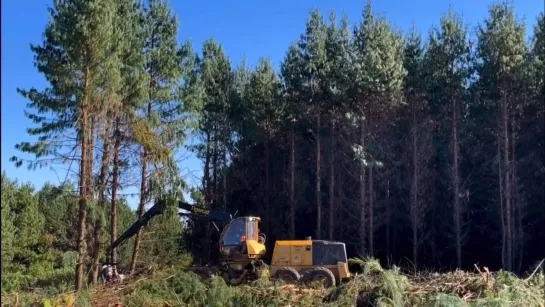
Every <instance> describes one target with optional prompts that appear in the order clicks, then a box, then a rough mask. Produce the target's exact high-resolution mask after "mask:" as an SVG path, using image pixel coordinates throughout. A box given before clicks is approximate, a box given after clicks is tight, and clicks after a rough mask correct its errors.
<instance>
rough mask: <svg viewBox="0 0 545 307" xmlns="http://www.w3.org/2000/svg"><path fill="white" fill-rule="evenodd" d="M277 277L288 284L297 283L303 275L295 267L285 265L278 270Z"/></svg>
mask: <svg viewBox="0 0 545 307" xmlns="http://www.w3.org/2000/svg"><path fill="white" fill-rule="evenodd" d="M275 275H276V278H277V279H279V280H282V281H283V282H285V283H287V284H292V285H295V284H297V283H298V282H299V280H300V279H301V275H300V274H299V272H297V271H296V270H295V269H294V268H290V267H284V268H281V269H280V270H278V271H276V274H275Z"/></svg>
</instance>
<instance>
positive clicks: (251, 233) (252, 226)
mask: <svg viewBox="0 0 545 307" xmlns="http://www.w3.org/2000/svg"><path fill="white" fill-rule="evenodd" d="M247 232H248V240H257V239H258V235H259V234H258V232H259V229H258V228H257V221H249V222H248V231H247Z"/></svg>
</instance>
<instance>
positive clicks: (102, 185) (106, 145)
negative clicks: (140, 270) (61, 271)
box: [91, 119, 110, 284]
mask: <svg viewBox="0 0 545 307" xmlns="http://www.w3.org/2000/svg"><path fill="white" fill-rule="evenodd" d="M103 133H104V134H103V135H102V157H101V160H100V174H99V178H98V205H99V209H100V212H104V209H105V208H106V204H105V193H106V178H107V175H108V162H109V159H110V121H109V120H108V119H106V123H105V126H104V132H103ZM103 228H104V224H103V220H102V216H100V217H99V218H98V219H97V221H96V223H95V229H94V234H93V236H94V244H95V248H94V253H93V267H92V272H91V282H92V283H93V284H96V283H97V282H98V275H99V271H100V263H99V260H100V259H99V258H100V251H101V248H102V244H101V242H100V237H101V236H102V229H103Z"/></svg>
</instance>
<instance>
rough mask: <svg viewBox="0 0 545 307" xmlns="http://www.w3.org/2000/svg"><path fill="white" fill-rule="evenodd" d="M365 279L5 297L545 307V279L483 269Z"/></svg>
mask: <svg viewBox="0 0 545 307" xmlns="http://www.w3.org/2000/svg"><path fill="white" fill-rule="evenodd" d="M357 262H359V265H360V267H361V270H360V272H359V273H357V274H355V276H354V278H352V280H351V281H349V282H347V283H343V284H341V285H338V286H337V287H335V288H332V289H323V288H320V287H312V286H308V287H301V288H299V287H295V286H289V285H280V284H276V283H274V282H272V281H270V280H268V279H267V280H259V281H256V282H254V283H253V284H250V285H243V286H237V287H230V286H227V285H226V284H225V282H224V281H223V279H221V278H219V277H213V278H211V279H209V280H206V281H203V280H201V279H200V278H199V277H198V276H197V275H195V274H193V273H189V272H187V271H185V270H184V269H181V268H175V267H174V268H169V269H163V270H156V271H149V272H147V273H145V274H140V275H138V276H133V277H131V278H128V279H126V280H125V281H123V282H122V283H119V284H115V285H99V286H96V287H93V288H91V289H88V290H86V291H82V292H81V293H80V294H79V295H78V296H77V297H76V296H75V295H74V293H62V294H58V295H55V296H53V297H49V298H46V299H45V298H44V297H43V296H42V297H39V295H37V294H36V293H34V294H32V293H26V294H22V293H18V294H15V293H11V294H4V293H3V294H2V306H21V307H22V306H44V307H46V306H47V307H49V306H78V307H79V306H98V307H114V306H119V307H121V306H123V307H129V306H218V307H219V306H252V307H253V306H395V307H397V306H430V307H431V306H434V307H439V306H445V307H446V306H453V307H457V306H460V307H462V306H506V307H507V306H509V307H510V306H520V307H523V306H524V307H533V306H536V307H545V292H544V291H545V283H544V276H543V274H542V271H541V270H539V271H536V272H534V274H531V275H530V276H528V277H526V278H519V277H516V276H514V275H512V274H510V273H507V272H502V271H500V272H490V271H488V269H486V268H477V267H475V270H474V271H473V272H467V271H454V272H449V273H444V274H438V273H424V272H422V273H419V274H412V275H405V274H402V273H401V272H400V270H399V269H395V268H394V269H392V270H386V269H383V268H382V267H381V266H380V264H379V263H378V262H376V261H374V260H357Z"/></svg>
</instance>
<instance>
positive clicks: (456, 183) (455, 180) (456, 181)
mask: <svg viewBox="0 0 545 307" xmlns="http://www.w3.org/2000/svg"><path fill="white" fill-rule="evenodd" d="M452 151H453V153H452V165H453V169H452V185H453V192H454V193H453V194H454V227H455V229H454V231H455V236H456V267H457V268H458V269H460V268H461V267H462V229H461V221H460V214H461V209H460V174H459V170H458V162H459V161H458V104H457V101H456V99H453V100H452Z"/></svg>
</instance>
